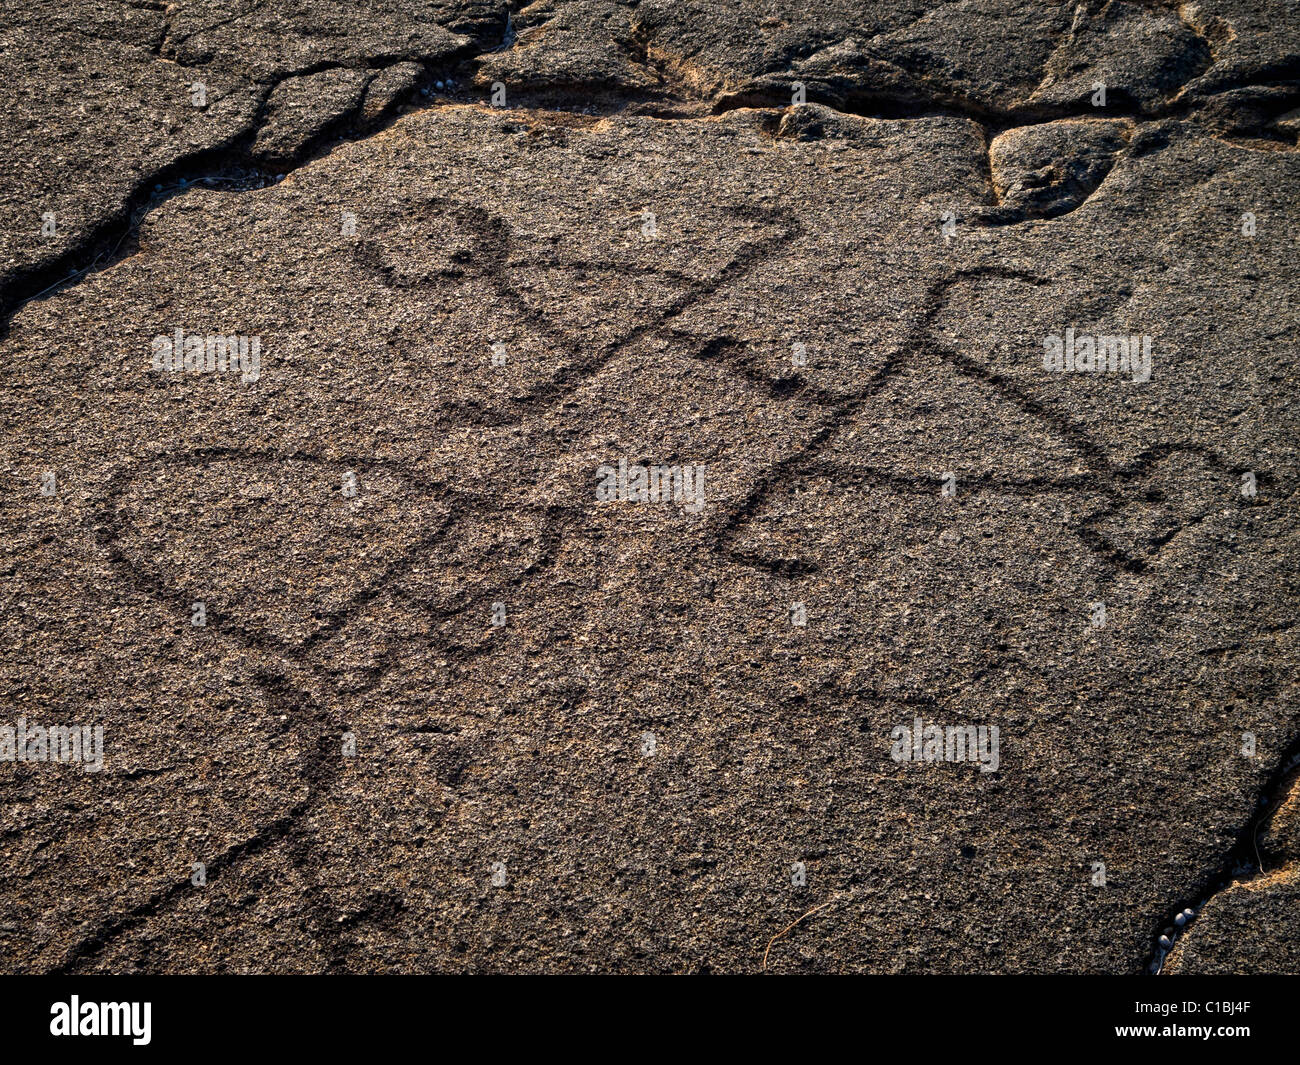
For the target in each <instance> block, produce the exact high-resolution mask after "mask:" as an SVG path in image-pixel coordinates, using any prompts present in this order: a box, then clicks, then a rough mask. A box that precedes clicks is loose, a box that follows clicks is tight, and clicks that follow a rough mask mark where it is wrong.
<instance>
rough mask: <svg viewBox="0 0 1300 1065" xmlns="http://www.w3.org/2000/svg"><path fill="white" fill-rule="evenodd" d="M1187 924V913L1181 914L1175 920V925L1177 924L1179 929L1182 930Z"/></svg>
mask: <svg viewBox="0 0 1300 1065" xmlns="http://www.w3.org/2000/svg"><path fill="white" fill-rule="evenodd" d="M1186 923H1187V914H1185V913H1180V914H1179V915H1178V916H1177V917H1175V918H1174V924H1176V925H1177V926H1178V927H1179V928H1182V927H1183V925H1185V924H1186Z"/></svg>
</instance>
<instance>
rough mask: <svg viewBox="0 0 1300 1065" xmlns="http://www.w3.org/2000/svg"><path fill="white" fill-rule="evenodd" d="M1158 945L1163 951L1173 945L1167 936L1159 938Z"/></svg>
mask: <svg viewBox="0 0 1300 1065" xmlns="http://www.w3.org/2000/svg"><path fill="white" fill-rule="evenodd" d="M1160 945H1161V946H1162V947H1164V948H1165V949H1168V948H1169V947H1172V946H1173V945H1174V944H1173V940H1171V939H1170V938H1169V937H1168V936H1161V937H1160Z"/></svg>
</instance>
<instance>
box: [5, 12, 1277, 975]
mask: <svg viewBox="0 0 1300 1065" xmlns="http://www.w3.org/2000/svg"><path fill="white" fill-rule="evenodd" d="M1273 6H1274V7H1275V8H1276V10H1272V11H1264V10H1262V9H1263V8H1267V7H1269V5H1267V4H1264V5H1261V4H1258V3H1256V4H1252V5H1249V6H1248V5H1246V4H1244V3H1234V2H1223V3H1217V2H1216V3H1211V2H1203V3H1197V4H1194V5H1191V4H1182V5H1175V4H1172V3H1169V4H1165V3H1158V2H1149V3H1122V2H1112V3H1107V4H1101V3H1083V4H1053V3H1042V2H1034V3H1030V2H1028V0H961V2H959V3H953V4H932V3H919V2H918V3H910V4H909V3H903V4H899V3H891V4H884V3H863V2H861V0H855V2H854V3H847V2H841V0H818V2H816V3H813V4H810V5H805V8H806V10H805V15H806V17H801V18H800V19H798V20H795V19H793V18H790V19H786V18H782V17H779V16H774V15H772V14H770V6H769V5H766V4H756V3H740V4H736V3H726V4H723V3H720V2H719V3H713V2H703V0H698V2H695V3H690V4H682V3H676V2H674V3H668V2H666V0H664V2H660V0H642V2H641V3H639V4H622V3H616V2H604V0H580V2H575V3H566V2H565V0H539V2H538V3H535V4H533V5H530V6H528V7H525V8H522V9H520V8H518V7H510V8H509V9H508V11H507V9H504V8H501V7H494V6H491V5H488V4H486V3H477V4H476V3H460V2H456V0H447V2H444V3H427V4H424V3H422V4H410V3H401V4H399V3H391V4H380V5H371V7H372V8H374V10H373V11H371V10H368V13H367V15H366V17H365V18H364V19H361V18H359V17H358V16H357V15H356V14H355V11H354V9H353V6H352V5H350V4H346V3H343V2H342V0H339V2H337V3H334V2H323V0H310V2H309V0H298V2H294V3H290V2H286V0H280V2H277V0H270V2H262V3H242V4H239V5H235V6H234V7H233V8H232V7H231V6H230V5H216V4H208V3H197V4H191V3H176V4H170V5H167V6H166V7H165V8H164V7H162V6H161V5H145V6H135V5H131V4H126V3H120V4H119V3H111V2H107V0H103V2H92V0H72V2H70V3H69V2H65V3H62V4H59V5H55V4H52V3H46V2H43V0H20V2H18V3H17V4H16V5H15V7H16V9H17V10H16V11H15V12H14V17H13V18H11V19H10V20H9V21H8V23H7V25H6V27H5V29H4V30H3V31H0V32H2V33H3V37H2V38H0V71H2V72H3V73H4V75H5V78H4V83H5V84H6V86H7V87H8V89H7V91H8V93H9V99H8V100H7V106H6V107H5V108H3V109H0V127H2V128H3V131H4V133H5V134H6V142H7V145H8V148H7V150H6V152H5V154H4V162H3V164H0V223H2V224H0V241H3V247H2V248H0V271H2V275H0V291H2V292H3V296H2V297H0V308H2V309H3V311H4V312H5V314H6V325H5V333H4V336H3V339H2V340H0V354H2V355H3V358H4V361H5V364H6V387H5V388H4V390H3V391H0V426H2V427H3V428H2V429H0V436H2V437H3V443H4V446H3V449H0V504H2V505H3V508H4V512H5V518H6V523H5V524H6V528H7V529H8V530H9V535H8V537H6V545H5V549H4V553H3V556H2V557H0V637H2V638H0V696H2V698H3V705H4V706H5V708H6V710H5V713H6V714H7V715H8V716H7V717H4V718H0V730H2V729H3V727H5V726H10V727H13V728H15V729H16V728H17V727H18V720H19V719H20V718H21V719H22V721H23V722H24V727H26V726H33V725H42V726H62V725H73V724H76V725H83V724H84V725H89V726H102V728H103V744H104V760H103V768H102V770H100V771H98V772H92V771H89V769H88V768H86V767H84V766H77V765H73V764H66V765H64V764H56V763H53V762H49V761H40V760H36V759H37V758H38V756H37V755H33V759H31V760H27V759H24V760H12V761H4V760H0V855H2V856H3V861H0V898H3V900H4V910H5V918H4V924H3V925H2V926H0V959H2V960H0V966H3V968H4V969H5V970H6V971H21V972H76V973H81V972H128V971H165V972H247V971H277V972H278V971H310V972H319V971H331V972H336V971H366V972H369V971H403V972H422V971H476V972H487V971H493V972H557V971H565V972H567V971H602V972H604V971H612V972H688V971H713V972H755V971H762V970H767V971H779V972H857V971H869V972H1115V973H1137V972H1143V971H1149V970H1154V969H1160V970H1161V971H1164V972H1206V971H1262V972H1270V971H1286V970H1288V969H1293V968H1294V963H1295V959H1294V949H1293V946H1291V945H1288V944H1292V945H1293V944H1294V942H1295V941H1296V932H1297V930H1298V929H1297V925H1296V917H1295V913H1296V910H1295V906H1294V905H1293V901H1294V895H1295V890H1294V884H1293V881H1294V876H1293V873H1294V863H1295V861H1296V850H1295V840H1294V838H1293V837H1294V835H1295V832H1294V824H1293V822H1294V820H1295V818H1294V816H1293V814H1294V811H1293V810H1292V809H1291V807H1293V806H1294V805H1295V798H1294V791H1293V790H1291V785H1290V777H1289V776H1288V772H1289V770H1288V768H1287V767H1288V765H1289V764H1290V763H1291V762H1292V760H1293V759H1294V756H1295V754H1296V753H1297V750H1298V749H1300V705H1298V704H1297V702H1296V699H1295V687H1294V682H1295V671H1294V660H1295V655H1296V652H1297V647H1296V630H1295V601H1296V600H1295V597H1296V591H1297V589H1296V584H1297V577H1296V573H1297V567H1296V561H1297V557H1298V554H1300V544H1297V533H1298V525H1297V513H1296V504H1297V499H1296V491H1295V469H1296V460H1297V457H1298V456H1297V450H1298V448H1300V443H1298V441H1300V433H1298V432H1297V430H1298V429H1300V425H1297V405H1296V400H1295V394H1296V386H1297V383H1298V382H1297V372H1296V355H1297V350H1296V345H1295V341H1294V337H1295V336H1296V335H1297V330H1298V329H1300V321H1297V318H1298V317H1300V311H1298V310H1297V308H1298V307H1300V300H1298V299H1297V281H1296V278H1297V276H1300V261H1298V260H1300V256H1298V255H1297V252H1296V250H1295V242H1294V233H1295V231H1296V226H1297V222H1300V218H1297V215H1298V214H1300V202H1298V198H1297V189H1300V154H1298V153H1297V151H1296V133H1297V123H1296V122H1295V121H1294V116H1295V111H1296V109H1297V106H1298V105H1300V85H1298V84H1297V82H1298V80H1300V34H1298V33H1297V27H1296V25H1295V20H1294V18H1293V17H1290V16H1289V15H1288V13H1287V12H1286V10H1285V5H1283V4H1280V3H1279V4H1276V5H1273ZM196 84H201V85H202V86H203V87H204V90H205V93H204V96H203V98H204V101H205V102H204V103H203V106H196V105H195V103H194V102H193V97H192V93H193V87H194V86H195V85H196ZM1099 85H1100V86H1104V87H1105V93H1104V103H1101V102H1094V99H1095V94H1096V93H1097V86H1099ZM796 98H801V99H803V100H804V102H802V103H798V104H795V103H793V102H792V101H793V100H794V99H796ZM47 212H52V213H53V214H54V218H55V223H56V224H55V227H54V230H53V233H52V234H46V235H43V234H42V228H43V225H44V223H43V215H45V214H46V213H47ZM1067 337H1069V338H1070V339H1072V340H1073V339H1075V338H1086V339H1087V342H1088V344H1091V340H1092V338H1094V337H1095V338H1103V339H1102V341H1101V343H1100V350H1101V353H1102V358H1103V367H1104V368H1103V369H1102V370H1096V369H1093V370H1090V371H1089V370H1073V371H1071V370H1067V369H1064V368H1063V369H1061V370H1059V371H1058V370H1055V369H1052V368H1050V367H1049V366H1048V365H1047V363H1046V362H1045V359H1046V358H1047V357H1049V356H1050V355H1051V352H1052V343H1053V338H1056V340H1057V343H1058V346H1059V345H1063V344H1064V342H1065V339H1066V338H1067ZM1108 337H1109V338H1122V339H1123V340H1124V344H1123V348H1124V353H1125V359H1124V362H1123V365H1122V366H1121V364H1120V345H1119V344H1118V342H1116V343H1112V344H1110V346H1109V350H1110V353H1111V355H1112V356H1113V364H1107V363H1106V362H1105V356H1106V350H1107V346H1106V343H1105V340H1104V338H1108ZM190 338H197V339H196V340H191V339H190ZM1129 338H1132V342H1131V344H1130V343H1129ZM1142 338H1148V340H1147V346H1146V347H1145V348H1144V345H1143V339H1142ZM209 341H211V343H209ZM1081 343H1082V342H1081ZM195 344H197V361H196V360H195V353H196V348H195V346H194V345H195ZM209 347H210V348H211V349H212V350H211V359H210V361H209V351H208V349H209ZM1079 350H1080V351H1081V352H1082V351H1083V350H1084V347H1082V346H1081V347H1080V348H1079ZM1087 350H1088V353H1089V357H1092V356H1093V355H1094V354H1095V351H1096V350H1097V347H1096V346H1092V347H1088V349H1087ZM1143 351H1145V352H1148V353H1149V357H1148V356H1143V355H1142V354H1140V353H1142V352H1143ZM173 353H175V355H176V358H177V359H178V360H179V362H178V368H176V369H172V368H171V365H172V364H171V363H170V361H169V360H170V357H171V355H172V354H173ZM187 354H188V355H189V357H190V363H189V368H188V369H187V368H186V363H185V357H186V355H187ZM1144 359H1149V361H1144ZM1071 365H1073V359H1072V360H1071ZM620 463H623V464H624V466H625V467H633V468H635V467H637V466H645V467H672V468H675V469H676V470H677V471H678V473H679V475H680V474H681V472H682V471H683V469H685V470H687V471H693V472H694V476H693V477H692V478H691V483H690V485H685V484H684V483H683V481H682V478H681V477H680V476H679V479H678V482H677V484H678V488H679V489H685V490H683V491H680V492H679V498H676V499H673V498H666V499H664V500H662V501H658V502H655V501H649V500H647V501H637V500H636V499H635V497H633V498H632V499H630V500H622V499H615V500H609V499H607V498H605V497H604V495H603V489H602V485H604V484H606V483H607V482H608V478H607V477H606V474H605V472H602V467H604V468H613V469H615V470H617V469H618V468H619V466H620ZM634 487H635V486H634ZM197 604H202V606H201V608H200V607H199V606H198V605H197ZM196 620H201V621H202V624H196V623H195V622H196ZM918 721H919V722H920V724H921V726H922V730H924V727H925V726H936V725H937V726H940V727H957V726H962V727H970V728H971V729H974V730H979V731H975V732H972V733H971V738H972V739H977V740H979V741H980V742H988V743H990V745H989V746H986V747H985V748H984V749H983V750H982V752H980V753H982V754H983V755H984V758H983V761H982V762H981V761H980V760H979V759H978V758H976V757H975V755H976V753H977V752H976V751H974V750H958V749H957V748H956V747H955V745H952V746H950V753H952V754H953V755H954V757H953V758H952V759H951V760H947V761H945V760H942V759H941V760H938V761H935V760H929V759H927V757H926V749H925V745H924V742H921V741H918V742H917V743H916V745H915V747H914V746H913V745H912V742H911V739H910V733H909V734H908V735H909V738H908V739H907V740H900V738H899V737H900V735H902V733H901V732H900V730H902V729H907V730H912V729H913V728H914V725H915V723H916V722H918ZM992 728H996V729H997V740H996V743H997V746H996V748H994V747H992V746H991V737H992V733H991V732H990V731H989V730H991V729H992ZM3 735H4V734H3V732H2V731H0V756H3V753H4V748H3V742H4V740H3ZM964 738H965V735H964V734H963V739H964ZM923 739H924V732H923V735H922V740H923ZM949 742H950V744H953V740H951V739H950V740H949ZM900 744H901V746H900ZM995 752H996V757H993V755H994V753H995ZM963 754H964V756H965V757H957V756H958V755H963ZM904 755H907V756H909V757H906V758H904V757H903V756H904ZM913 755H915V757H911V756H913ZM1288 796H1290V797H1289V798H1288ZM1275 808H1276V813H1275V812H1274V810H1275ZM1257 844H1258V847H1259V848H1260V849H1259V850H1258V851H1256V850H1255V847H1256V845H1257ZM1188 907H1190V908H1192V909H1193V911H1194V914H1195V916H1194V918H1193V919H1192V920H1191V921H1190V922H1185V921H1184V922H1182V923H1179V924H1178V925H1177V926H1176V927H1175V926H1173V925H1172V924H1171V922H1173V918H1174V915H1175V914H1178V913H1181V912H1182V911H1183V910H1184V908H1188ZM801 918H803V919H802V920H801ZM795 922H797V923H795ZM792 925H793V927H791V926H792ZM1166 927H1169V930H1170V935H1169V939H1170V940H1171V941H1172V951H1167V950H1166V949H1165V948H1163V947H1161V946H1160V945H1159V937H1160V935H1161V934H1162V932H1163V930H1164V929H1165V928H1166Z"/></svg>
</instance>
